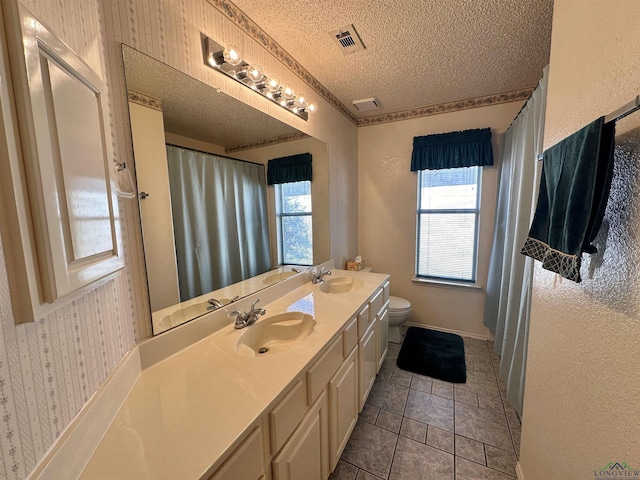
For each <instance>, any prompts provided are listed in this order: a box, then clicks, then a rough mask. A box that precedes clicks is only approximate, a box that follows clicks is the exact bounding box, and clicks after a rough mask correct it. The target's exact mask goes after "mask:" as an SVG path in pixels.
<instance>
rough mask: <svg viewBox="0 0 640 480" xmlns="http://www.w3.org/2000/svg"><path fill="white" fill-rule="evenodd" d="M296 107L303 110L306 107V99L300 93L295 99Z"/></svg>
mask: <svg viewBox="0 0 640 480" xmlns="http://www.w3.org/2000/svg"><path fill="white" fill-rule="evenodd" d="M296 105H297V106H298V107H300V108H304V107H306V106H307V97H305V96H304V95H303V94H302V93H301V94H300V95H298V98H296Z"/></svg>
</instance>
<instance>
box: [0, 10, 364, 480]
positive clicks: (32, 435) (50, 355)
mask: <svg viewBox="0 0 640 480" xmlns="http://www.w3.org/2000/svg"><path fill="white" fill-rule="evenodd" d="M24 4H25V5H26V6H27V7H28V8H29V9H30V10H31V11H32V12H33V13H34V14H35V15H36V16H37V17H38V18H39V19H40V20H41V21H42V22H43V23H45V24H47V25H48V26H49V27H50V29H51V30H52V31H53V32H55V33H56V34H57V35H58V36H59V37H60V38H61V39H62V40H63V41H64V42H65V43H67V44H68V45H69V46H70V47H71V48H72V49H73V50H74V51H75V52H76V53H78V54H79V55H80V56H81V57H82V58H83V59H84V60H85V61H86V62H87V63H88V64H89V65H90V66H91V67H92V68H93V69H94V70H95V71H96V72H98V73H99V74H100V75H101V76H103V78H104V79H105V81H106V83H107V85H108V89H109V99H108V100H109V109H110V125H111V129H112V134H113V145H114V152H115V155H116V157H117V158H118V160H119V161H125V162H127V164H128V165H130V166H133V165H134V163H133V158H132V146H131V139H130V133H129V121H128V109H127V95H126V88H125V81H124V71H123V64H122V53H121V43H122V42H124V43H127V44H129V45H130V46H132V47H134V48H137V49H139V50H141V51H143V52H145V53H147V54H149V55H151V56H153V57H155V58H156V59H159V60H161V61H163V62H165V63H167V64H169V65H171V66H173V67H175V68H178V69H180V70H182V71H183V72H186V73H189V74H190V75H192V76H194V77H196V78H198V79H200V80H201V81H204V82H206V83H208V84H210V85H212V86H214V87H217V88H220V89H221V91H223V92H225V93H227V94H229V95H231V96H233V97H235V98H237V99H239V100H240V101H243V102H245V103H247V104H249V105H252V106H254V107H256V108H259V109H261V110H263V111H265V112H267V113H268V114H270V115H272V116H273V117H276V118H278V119H280V120H282V121H284V122H286V123H288V124H290V125H292V126H294V127H295V128H297V129H298V130H300V131H302V132H303V133H305V134H308V135H312V136H314V137H316V138H318V139H320V140H322V141H324V142H327V143H328V144H329V159H330V172H331V173H330V175H331V177H330V184H331V188H332V191H331V192H330V198H331V205H330V207H331V212H332V218H331V226H330V238H331V245H332V251H331V254H332V256H334V257H335V258H336V260H337V262H338V263H342V262H343V261H344V260H345V259H346V258H347V257H348V256H353V255H355V252H356V247H357V236H356V233H357V226H356V221H357V218H356V211H357V195H356V192H357V130H356V126H355V125H354V124H353V122H352V121H351V120H350V119H348V118H346V117H345V116H344V115H343V114H342V113H340V112H338V111H337V110H335V109H334V108H333V107H332V106H331V105H330V104H329V103H326V102H325V101H324V100H323V99H318V100H317V101H318V103H319V106H320V111H319V112H318V113H317V114H316V115H314V118H313V120H310V121H309V122H304V121H302V120H300V119H298V118H296V117H294V116H292V115H289V114H288V112H285V111H281V110H282V109H280V108H279V107H278V106H276V105H270V104H269V103H270V102H268V101H267V100H264V99H262V98H260V97H259V96H255V95H252V94H251V93H252V92H250V91H243V90H247V89H243V88H241V87H238V85H237V84H236V82H231V81H229V82H224V80H222V81H221V79H220V78H216V77H219V76H216V75H212V74H211V73H212V72H211V71H210V69H208V68H205V67H204V66H203V65H202V59H201V52H200V37H199V35H200V32H203V33H205V34H207V35H208V36H210V37H211V38H214V39H216V40H217V41H219V42H228V43H230V42H233V43H236V44H239V45H240V46H241V48H243V51H245V52H247V53H246V55H247V57H248V58H249V57H251V58H253V59H255V60H256V61H258V62H259V63H260V64H261V65H263V66H264V67H265V68H266V69H268V70H269V71H270V72H273V74H275V75H278V76H280V77H281V78H291V79H292V82H293V83H294V88H298V89H300V87H304V85H303V84H302V83H300V85H296V81H298V82H302V81H301V80H300V79H298V78H297V77H296V76H295V75H294V74H292V73H291V71H289V70H288V67H287V66H286V65H284V64H283V63H281V62H280V61H279V60H278V59H276V58H275V57H273V55H271V54H270V53H269V52H267V51H266V50H265V49H264V48H263V47H261V46H260V45H259V44H258V43H257V42H255V41H254V40H253V39H251V38H250V37H249V36H248V35H247V34H246V33H244V32H243V31H242V29H240V28H239V27H238V26H237V25H236V24H235V23H234V22H233V21H231V20H229V18H228V17H226V16H225V14H224V13H222V12H220V11H219V10H217V9H216V8H215V7H214V6H212V5H211V4H210V3H209V2H207V1H206V0H88V1H87V0H59V1H56V2H48V1H43V0H25V1H24ZM289 117H291V118H289ZM120 212H121V220H122V232H123V246H124V257H125V265H126V268H125V270H124V271H122V273H121V274H120V275H119V276H118V277H116V278H115V279H113V280H111V281H109V282H107V283H106V284H104V285H102V286H100V287H99V288H97V289H95V290H93V291H92V292H90V293H88V294H87V295H85V296H83V297H81V298H80V299H78V300H77V301H75V302H72V303H70V304H68V305H66V306H65V307H63V308H61V309H60V310H58V311H56V312H54V313H52V314H51V315H49V316H48V317H47V318H44V319H40V320H39V321H37V322H35V323H31V324H23V325H19V326H15V325H14V319H13V314H12V311H11V302H10V296H9V291H8V278H7V275H6V267H5V263H4V258H5V255H8V254H11V252H3V251H2V249H1V247H0V419H1V421H0V478H2V479H5V478H6V479H23V478H26V477H27V476H28V475H29V472H31V471H32V470H33V468H34V467H35V466H36V465H37V463H38V462H39V461H40V460H41V459H42V458H43V457H44V455H45V454H46V453H47V451H48V449H49V448H51V446H52V445H53V443H54V442H55V440H56V438H57V437H59V436H60V434H61V433H62V432H63V431H64V429H65V428H66V427H67V426H68V425H69V423H70V422H71V420H72V419H73V418H74V416H75V415H76V414H77V413H78V412H79V411H80V409H81V408H82V407H83V406H84V405H85V404H86V402H87V401H88V400H89V398H90V397H91V396H92V395H93V394H94V393H95V391H96V390H97V389H98V388H99V387H100V385H101V384H102V383H103V382H104V380H105V379H106V377H107V376H108V375H109V373H111V372H112V371H113V369H114V367H115V366H116V365H117V364H118V362H119V361H120V360H121V359H122V358H123V356H124V355H125V353H126V352H127V351H128V350H129V349H130V348H131V347H132V346H133V345H134V344H135V342H136V341H139V340H142V339H144V338H147V337H149V336H151V325H150V319H149V306H148V296H147V287H146V277H145V270H144V252H143V251H142V238H141V230H140V226H139V225H140V219H139V210H138V207H137V203H136V202H135V201H130V200H121V201H120Z"/></svg>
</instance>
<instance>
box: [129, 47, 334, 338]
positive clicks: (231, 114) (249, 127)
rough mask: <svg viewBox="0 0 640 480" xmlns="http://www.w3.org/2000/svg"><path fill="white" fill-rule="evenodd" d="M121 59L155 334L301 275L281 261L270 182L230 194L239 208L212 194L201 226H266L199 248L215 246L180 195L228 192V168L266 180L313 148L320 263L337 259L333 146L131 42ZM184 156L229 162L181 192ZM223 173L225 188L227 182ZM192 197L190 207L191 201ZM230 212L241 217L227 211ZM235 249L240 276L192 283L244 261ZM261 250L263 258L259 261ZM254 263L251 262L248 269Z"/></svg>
mask: <svg viewBox="0 0 640 480" xmlns="http://www.w3.org/2000/svg"><path fill="white" fill-rule="evenodd" d="M123 57H124V65H125V76H126V83H127V90H128V92H129V114H130V119H131V134H132V140H133V150H134V157H135V163H136V177H137V183H138V192H139V202H140V214H141V222H142V234H143V243H144V254H145V264H146V268H147V280H148V286H149V298H150V304H151V310H152V312H151V313H152V320H153V332H154V335H157V334H158V333H161V332H163V331H166V330H168V329H170V328H173V327H175V326H178V325H180V324H182V323H184V322H186V321H189V320H191V319H193V318H196V317H198V316H201V315H204V314H205V313H207V312H208V311H210V310H212V309H215V308H216V307H217V306H219V304H223V305H224V304H227V303H229V302H231V301H234V300H235V299H237V298H242V297H244V296H246V295H249V294H251V293H254V292H256V291H258V290H260V289H262V288H266V287H267V286H269V285H272V284H274V283H276V282H278V281H281V280H283V279H286V278H287V277H289V276H291V275H294V274H295V272H294V271H293V270H292V267H291V266H282V265H281V263H282V260H281V258H282V255H281V252H279V248H278V235H279V232H281V231H282V230H281V229H280V228H281V227H280V226H279V225H280V224H279V223H278V221H277V217H276V211H278V212H279V209H278V208H277V207H276V191H277V190H278V189H277V188H274V187H272V186H270V187H267V186H266V184H264V185H258V186H259V189H260V190H259V191H258V193H256V192H255V191H248V190H247V189H246V188H245V189H243V188H238V189H237V190H236V191H235V193H234V194H233V195H232V196H233V197H234V202H237V203H235V204H234V205H233V206H232V207H229V206H228V205H226V206H225V205H224V203H223V205H222V208H221V207H220V205H217V206H216V207H213V206H211V202H210V200H209V199H208V197H207V199H206V200H205V201H204V203H202V204H201V205H200V206H199V207H197V209H196V210H195V213H194V211H190V213H189V215H191V216H192V217H193V218H195V223H197V224H199V226H202V228H210V229H211V230H212V231H214V232H215V231H218V230H220V231H222V229H221V228H218V227H217V225H215V223H216V222H218V221H221V218H222V217H225V219H226V220H228V221H229V222H231V223H233V224H234V225H235V226H237V227H238V228H239V229H242V227H244V226H245V225H244V224H245V223H248V222H258V223H257V224H256V223H252V227H251V228H249V230H250V231H252V232H253V233H252V234H250V235H248V236H244V237H241V236H239V235H237V234H236V233H235V232H234V233H233V234H231V235H227V234H225V235H226V236H227V237H228V238H223V239H221V240H220V242H221V245H220V246H219V248H217V249H215V250H212V249H208V248H203V249H201V248H200V247H201V246H202V244H203V243H206V245H207V247H208V246H209V245H210V242H209V241H208V240H204V241H203V240H193V239H192V235H191V234H188V233H187V234H185V233H184V232H182V231H181V230H180V229H181V228H183V225H182V223H183V220H182V217H180V215H177V214H176V211H177V210H180V211H182V210H181V209H183V208H187V207H185V206H184V205H183V203H181V202H182V197H184V196H185V195H186V194H188V193H189V192H192V191H196V190H197V191H203V192H206V194H207V195H209V194H218V193H220V191H225V192H226V191H227V187H226V186H225V185H229V183H228V178H227V177H228V175H229V174H228V172H227V170H224V168H227V167H229V166H231V167H229V168H233V169H234V171H235V170H236V167H239V168H240V169H241V170H242V171H245V170H249V171H251V172H253V171H254V170H255V171H257V172H258V174H259V175H261V177H260V178H261V179H262V178H266V177H265V176H264V172H265V170H266V165H267V162H268V161H269V160H270V159H274V158H280V157H286V156H291V155H298V154H301V153H310V154H311V157H312V167H313V179H312V181H311V209H312V214H311V220H312V227H313V228H312V231H313V235H312V241H313V247H312V249H313V264H318V263H322V262H324V261H327V260H329V258H330V254H329V210H328V161H327V146H326V144H325V143H323V142H321V141H319V140H317V139H314V138H312V137H310V136H308V135H304V134H302V133H301V132H299V131H297V130H296V129H294V128H292V127H291V126H289V125H287V124H285V123H283V122H281V121H279V120H276V119H274V118H272V117H270V116H269V115H267V114H265V113H263V112H261V111H259V110H256V109H254V108H252V107H250V106H248V105H246V104H244V103H242V102H240V101H238V100H236V99H234V98H232V97H230V96H228V95H226V94H224V93H221V92H219V91H217V90H216V89H214V88H212V87H210V86H209V85H206V84H204V83H202V82H200V81H198V80H196V79H195V78H193V77H190V76H188V75H186V74H184V73H182V72H180V71H178V70H176V69H174V68H172V67H170V66H168V65H166V64H164V63H161V62H159V61H157V60H155V59H154V58H152V57H149V56H148V55H145V54H143V53H141V52H139V51H137V50H135V49H133V48H131V47H129V46H127V45H123ZM177 159H179V160H180V161H182V160H185V161H188V162H192V163H193V162H195V163H194V165H196V166H195V169H196V170H198V172H200V170H206V169H210V165H211V164H212V162H214V163H215V164H216V165H223V167H221V168H222V170H219V167H216V169H213V170H212V171H208V173H206V175H208V176H207V177H202V178H200V177H198V178H196V180H193V181H191V183H185V184H181V186H180V189H181V191H180V193H176V192H177V191H178V188H177V187H176V180H175V178H177V177H180V178H182V177H183V176H184V174H183V173H181V172H178V173H176V167H175V165H176V163H172V162H177V161H178V160H177ZM198 162H199V163H198ZM199 174H200V173H198V175H199ZM203 175H204V174H203ZM250 175H254V173H250ZM223 176H224V178H225V182H227V183H226V184H225V183H224V182H223V183H220V181H219V180H220V177H223ZM256 182H257V183H258V184H260V183H264V181H263V180H257V181H256ZM232 183H233V181H232ZM286 185H293V184H286ZM283 190H284V189H283ZM264 197H266V202H263V201H262V200H263V198H264ZM220 201H221V202H224V201H225V200H224V199H222V200H220ZM184 203H185V204H190V200H185V201H184ZM188 208H193V207H188ZM230 210H233V212H234V215H231V216H229V215H227V213H228V212H229V211H230ZM240 210H242V211H241V212H240V213H239V214H237V215H236V214H235V212H236V211H240ZM260 211H262V212H263V214H262V215H261V216H260V215H258V216H257V217H256V218H258V220H256V219H255V218H253V217H254V216H256V215H257V212H260ZM226 217H230V220H229V219H227V218H226ZM261 219H262V220H261ZM264 219H266V221H265V220H264ZM212 223H213V225H211V224H212ZM255 225H259V228H256V227H255ZM257 237H260V238H257ZM216 241H218V240H216ZM181 242H182V243H187V244H188V243H190V242H193V243H194V245H187V246H186V248H187V249H190V250H191V251H193V252H195V253H194V259H193V261H194V262H196V263H197V265H198V268H193V267H192V265H193V264H191V263H189V262H190V261H191V260H180V259H181V258H183V257H182V256H181V255H182V254H181V251H180V249H181V248H182V247H184V245H182V244H181ZM197 242H200V243H199V244H198V245H195V243H197ZM237 248H240V250H242V251H243V252H245V253H247V254H248V256H249V257H250V258H249V260H244V259H243V261H242V262H240V263H242V264H243V266H242V273H235V274H234V275H235V278H234V280H233V281H229V282H227V281H225V280H220V281H221V282H222V283H220V284H219V285H218V288H215V289H214V290H213V291H198V290H197V289H196V290H190V289H188V288H187V289H185V285H186V284H189V283H190V282H195V283H197V282H198V281H200V280H201V279H202V278H201V277H207V276H208V275H213V276H216V275H218V274H219V273H220V272H219V270H220V269H221V268H223V267H222V266H225V265H229V264H234V263H238V258H237V256H238V254H237V253H234V252H236V251H237ZM205 250H206V252H205ZM212 251H213V252H214V253H211V252H212ZM176 252H178V253H176ZM256 256H257V257H260V258H259V259H258V260H256V259H255V258H254V257H256ZM246 263H251V264H252V267H251V268H248V269H247V268H245V267H246V265H245V264H246ZM248 271H251V274H248V273H246V272H248ZM238 275H240V277H238ZM216 278H217V277H216ZM220 278H222V277H220ZM225 278H228V277H225ZM229 278H230V277H229ZM181 283H182V285H181ZM214 283H215V282H214ZM192 291H196V292H197V293H191V292H192ZM210 300H211V301H210ZM216 304H218V305H216Z"/></svg>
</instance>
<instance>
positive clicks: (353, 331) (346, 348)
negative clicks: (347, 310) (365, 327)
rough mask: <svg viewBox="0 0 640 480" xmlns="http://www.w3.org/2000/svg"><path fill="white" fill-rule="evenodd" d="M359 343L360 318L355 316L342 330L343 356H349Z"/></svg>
mask: <svg viewBox="0 0 640 480" xmlns="http://www.w3.org/2000/svg"><path fill="white" fill-rule="evenodd" d="M357 343H358V319H357V318H354V319H353V320H351V322H349V325H347V326H346V327H345V328H344V330H343V331H342V356H343V357H344V358H347V356H348V355H349V353H351V350H353V347H355V346H356V344H357Z"/></svg>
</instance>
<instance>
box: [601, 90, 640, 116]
mask: <svg viewBox="0 0 640 480" xmlns="http://www.w3.org/2000/svg"><path fill="white" fill-rule="evenodd" d="M638 109H640V95H637V96H636V98H634V99H633V100H631V101H630V102H629V103H626V104H624V105H623V106H621V107H620V108H618V109H617V110H615V111H613V112H611V113H610V114H609V115H607V116H606V117H604V123H610V122H617V121H618V120H620V119H621V118H624V117H626V116H627V115H629V114H630V113H633V112H635V111H636V110H638Z"/></svg>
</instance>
